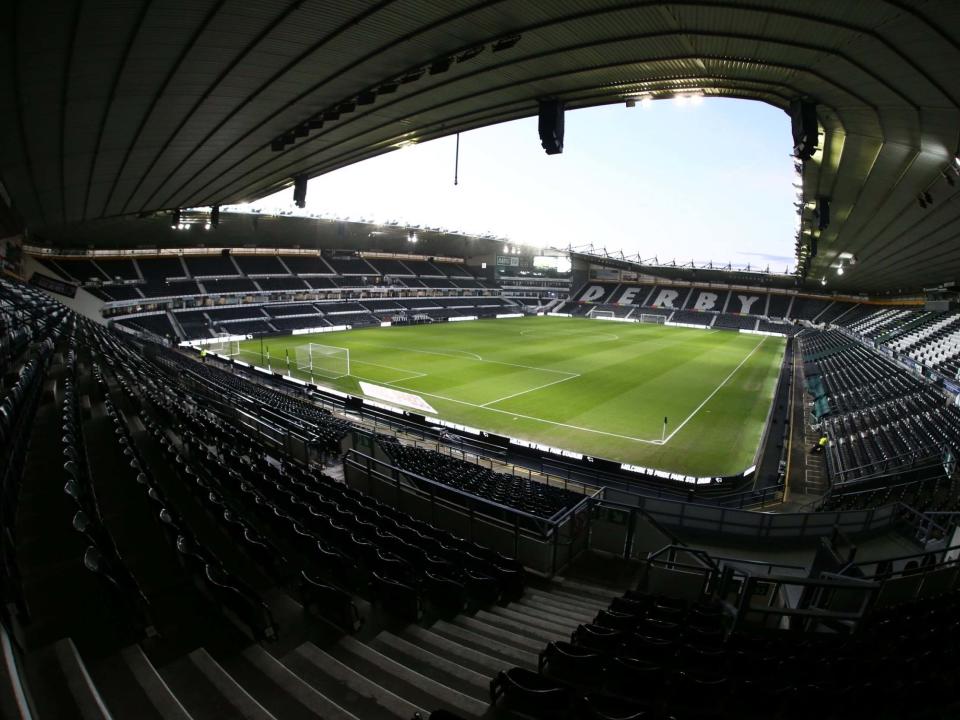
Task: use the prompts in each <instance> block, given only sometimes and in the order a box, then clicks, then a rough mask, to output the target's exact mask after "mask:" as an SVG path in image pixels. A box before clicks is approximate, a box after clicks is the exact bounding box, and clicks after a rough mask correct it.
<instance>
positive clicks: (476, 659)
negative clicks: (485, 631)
mask: <svg viewBox="0 0 960 720" xmlns="http://www.w3.org/2000/svg"><path fill="white" fill-rule="evenodd" d="M401 636H402V637H403V638H404V639H406V640H408V641H409V642H410V643H411V644H414V645H416V646H417V647H422V648H424V649H426V650H427V651H429V652H432V653H434V654H435V655H439V656H442V657H448V658H456V662H457V663H458V664H459V665H462V666H463V667H465V668H468V669H470V670H473V671H474V672H477V673H479V674H480V675H482V676H483V677H485V678H487V679H489V678H491V677H493V676H494V675H495V674H497V673H498V672H500V671H501V670H507V669H509V668H511V667H514V666H515V665H523V666H524V667H526V665H525V664H524V663H522V662H520V659H521V658H517V659H513V660H508V659H503V658H498V657H496V655H495V654H493V653H490V652H483V651H482V650H478V649H476V648H474V647H472V646H471V645H469V644H468V642H469V640H468V639H462V640H460V641H458V640H451V639H449V638H446V637H444V636H443V635H440V634H438V633H435V632H433V631H432V630H426V629H424V628H422V627H418V626H417V625H410V626H408V627H406V628H405V629H404V630H403V632H402V633H401ZM478 637H480V636H478ZM480 640H484V641H486V642H493V641H488V640H486V638H483V637H480ZM508 649H512V648H508ZM494 652H495V651H494ZM517 652H518V653H520V652H522V651H519V650H518V651H517ZM525 654H526V653H525ZM528 661H529V658H528Z"/></svg>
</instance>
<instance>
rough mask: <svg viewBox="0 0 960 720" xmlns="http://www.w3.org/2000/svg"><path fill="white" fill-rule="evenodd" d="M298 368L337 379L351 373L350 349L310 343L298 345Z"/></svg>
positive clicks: (310, 373)
mask: <svg viewBox="0 0 960 720" xmlns="http://www.w3.org/2000/svg"><path fill="white" fill-rule="evenodd" d="M296 354H297V370H300V371H301V372H305V373H307V374H309V375H310V376H311V377H313V376H314V375H318V376H320V377H325V378H330V379H332V380H336V379H337V378H340V377H343V376H344V375H349V374H350V351H349V350H348V349H347V348H341V347H334V346H332V345H318V344H317V343H309V344H307V345H298V346H297V347H296Z"/></svg>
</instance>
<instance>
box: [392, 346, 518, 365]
mask: <svg viewBox="0 0 960 720" xmlns="http://www.w3.org/2000/svg"><path fill="white" fill-rule="evenodd" d="M383 347H385V348H389V349H391V350H404V351H406V352H416V353H423V354H424V355H440V356H442V357H452V358H457V357H459V355H454V354H453V353H461V354H463V355H469V356H470V357H472V358H474V359H476V360H479V361H480V362H497V361H496V360H484V359H483V358H482V357H480V356H479V355H477V354H476V353H475V352H469V351H467V350H450V351H449V352H439V351H437V350H418V349H416V348H408V347H400V346H399V345H384V346H383ZM505 364H509V363H505Z"/></svg>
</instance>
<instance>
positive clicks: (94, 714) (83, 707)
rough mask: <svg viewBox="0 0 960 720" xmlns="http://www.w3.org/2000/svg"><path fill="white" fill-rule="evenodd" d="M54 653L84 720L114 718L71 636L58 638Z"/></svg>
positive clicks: (109, 719) (107, 719)
mask: <svg viewBox="0 0 960 720" xmlns="http://www.w3.org/2000/svg"><path fill="white" fill-rule="evenodd" d="M53 654H54V656H55V657H56V661H57V663H58V664H59V665H60V669H61V671H62V673H63V677H64V678H65V679H66V685H67V688H68V689H69V691H70V695H71V696H72V697H73V701H74V702H75V703H76V708H77V709H78V710H79V712H80V714H81V715H82V716H83V718H84V720H101V719H102V720H112V716H111V714H110V710H109V709H108V708H107V704H106V703H105V702H104V701H103V698H102V697H100V692H99V690H98V689H97V686H96V685H95V684H94V682H93V679H92V678H91V677H90V673H89V672H88V671H87V666H86V664H84V662H83V658H81V657H80V653H79V652H78V651H77V646H76V645H74V644H73V640H71V639H70V638H63V639H62V640H58V641H57V642H56V643H54V645H53Z"/></svg>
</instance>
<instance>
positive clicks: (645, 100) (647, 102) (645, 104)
mask: <svg viewBox="0 0 960 720" xmlns="http://www.w3.org/2000/svg"><path fill="white" fill-rule="evenodd" d="M652 104H653V98H652V97H650V96H649V95H644V96H643V97H642V98H640V107H642V108H643V109H644V110H647V109H649V108H650V106H651V105H652Z"/></svg>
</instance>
